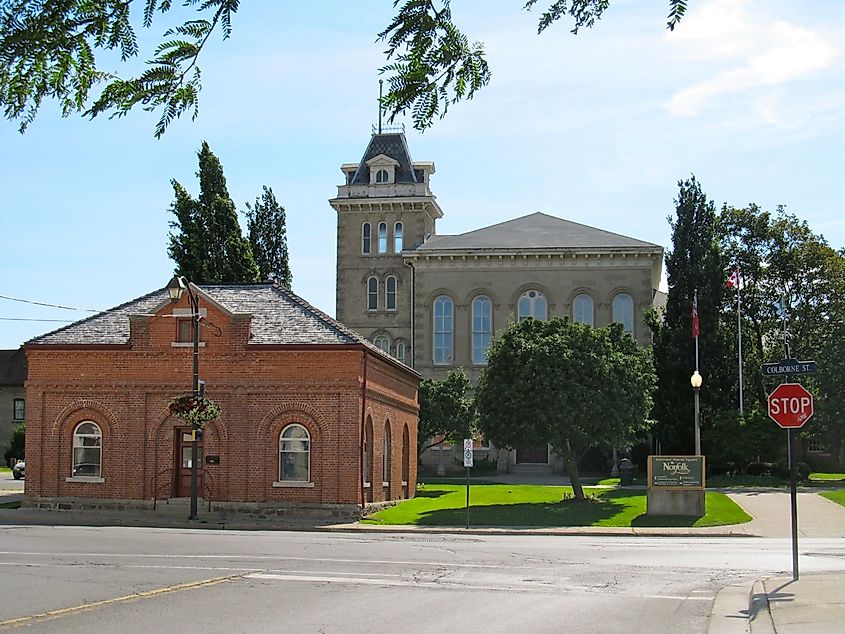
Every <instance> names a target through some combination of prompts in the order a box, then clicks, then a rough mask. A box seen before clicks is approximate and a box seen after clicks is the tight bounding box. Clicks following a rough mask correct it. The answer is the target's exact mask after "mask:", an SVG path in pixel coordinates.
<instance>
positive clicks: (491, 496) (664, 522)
mask: <svg viewBox="0 0 845 634" xmlns="http://www.w3.org/2000/svg"><path fill="white" fill-rule="evenodd" d="M586 492H587V493H588V494H590V495H591V499H590V500H588V501H584V502H578V501H575V500H573V499H571V495H572V489H571V487H555V486H536V485H510V484H474V485H473V486H472V487H471V488H470V525H471V526H623V527H630V526H634V527H642V526H653V527H662V526H698V527H701V526H722V525H725V524H741V523H743V522H747V521H749V520H750V519H751V517H750V516H749V515H748V514H746V513H745V512H744V511H743V510H742V509H741V508H739V506H737V505H736V504H734V503H733V502H732V501H731V500H730V499H729V498H728V497H727V496H726V495H724V494H721V493H716V492H712V491H710V492H707V497H706V502H705V503H706V508H707V514H706V515H705V516H704V517H701V518H694V517H682V516H667V517H655V516H648V515H646V514H645V511H646V493H645V491H641V490H637V491H634V490H627V489H604V490H596V489H587V490H586ZM564 495H567V496H569V497H570V499H566V500H563V497H564ZM465 503H466V487H465V486H462V485H458V484H425V485H421V486H420V488H419V489H418V490H417V497H416V498H414V499H413V500H407V501H405V502H402V503H400V504H397V505H396V506H392V507H390V508H387V509H384V510H382V511H379V512H378V513H375V514H373V515H370V516H369V517H368V518H367V519H365V520H362V521H363V522H364V523H369V524H382V525H419V526H464V525H465V522H466V509H465Z"/></svg>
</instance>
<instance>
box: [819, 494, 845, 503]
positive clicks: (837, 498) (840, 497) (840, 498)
mask: <svg viewBox="0 0 845 634" xmlns="http://www.w3.org/2000/svg"><path fill="white" fill-rule="evenodd" d="M819 495H823V496H824V497H826V498H827V499H828V500H833V501H834V502H836V503H837V504H841V505H842V506H845V491H828V492H826V493H820V494H819Z"/></svg>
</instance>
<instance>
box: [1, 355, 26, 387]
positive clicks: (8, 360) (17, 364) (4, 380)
mask: <svg viewBox="0 0 845 634" xmlns="http://www.w3.org/2000/svg"><path fill="white" fill-rule="evenodd" d="M24 381H26V355H25V354H24V352H23V349H22V348H18V349H17V350H0V385H19V386H21V387H23V383H24Z"/></svg>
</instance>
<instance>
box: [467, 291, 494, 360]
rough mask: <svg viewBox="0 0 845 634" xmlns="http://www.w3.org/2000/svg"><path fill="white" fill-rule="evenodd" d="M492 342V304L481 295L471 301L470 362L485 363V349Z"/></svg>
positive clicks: (487, 298)
mask: <svg viewBox="0 0 845 634" xmlns="http://www.w3.org/2000/svg"><path fill="white" fill-rule="evenodd" d="M492 340H493V302H491V301H490V298H489V297H485V296H484V295H481V296H479V297H476V298H475V299H474V300H472V362H473V363H474V364H475V365H483V364H486V363H487V349H488V348H489V347H490V342H491V341H492Z"/></svg>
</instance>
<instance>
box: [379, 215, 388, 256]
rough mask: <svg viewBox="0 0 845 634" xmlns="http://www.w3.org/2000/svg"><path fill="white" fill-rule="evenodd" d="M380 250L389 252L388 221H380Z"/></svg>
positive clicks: (380, 251)
mask: <svg viewBox="0 0 845 634" xmlns="http://www.w3.org/2000/svg"><path fill="white" fill-rule="evenodd" d="M378 252H379V253H387V223H386V222H380V223H378Z"/></svg>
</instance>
